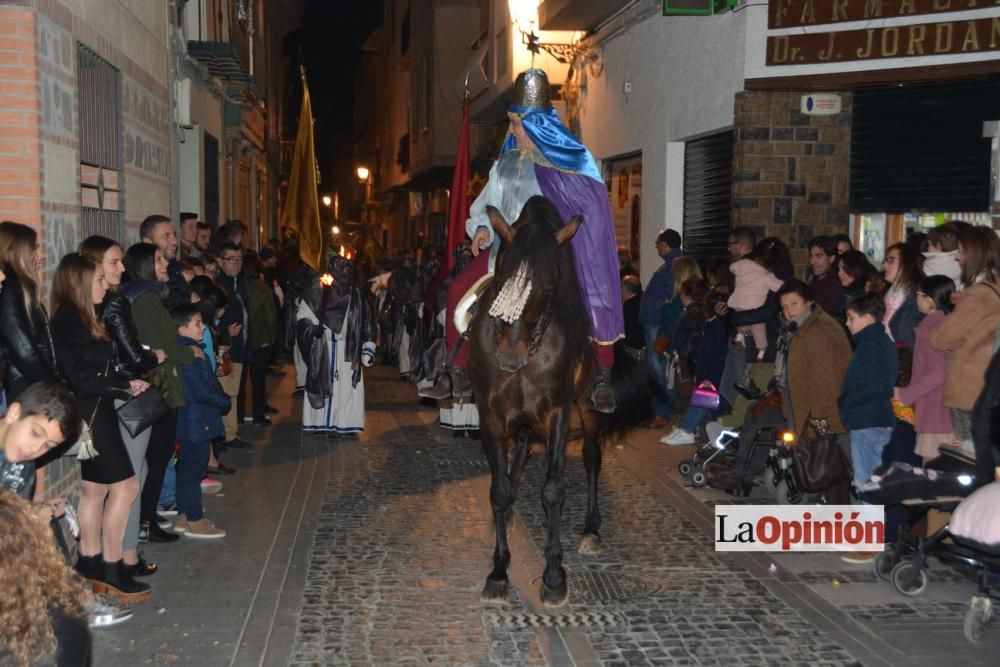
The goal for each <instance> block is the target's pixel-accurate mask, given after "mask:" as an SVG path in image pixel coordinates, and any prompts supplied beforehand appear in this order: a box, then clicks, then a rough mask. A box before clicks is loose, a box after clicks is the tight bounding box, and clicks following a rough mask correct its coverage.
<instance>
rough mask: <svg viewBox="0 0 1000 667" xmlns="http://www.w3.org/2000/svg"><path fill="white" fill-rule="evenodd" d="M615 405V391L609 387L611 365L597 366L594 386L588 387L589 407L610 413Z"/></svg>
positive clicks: (596, 410)
mask: <svg viewBox="0 0 1000 667" xmlns="http://www.w3.org/2000/svg"><path fill="white" fill-rule="evenodd" d="M617 407H618V406H617V404H616V403H615V391H614V389H612V388H611V367H610V366H598V367H597V377H596V378H595V379H594V386H593V387H591V388H590V409H591V410H594V411H595V412H603V413H604V414H611V413H613V412H614V411H615V409H616V408H617Z"/></svg>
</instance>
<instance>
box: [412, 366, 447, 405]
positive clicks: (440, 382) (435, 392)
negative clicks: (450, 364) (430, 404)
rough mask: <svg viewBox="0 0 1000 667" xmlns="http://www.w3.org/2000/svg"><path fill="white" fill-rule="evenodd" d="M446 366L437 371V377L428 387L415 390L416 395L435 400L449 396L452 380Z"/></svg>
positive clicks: (442, 399)
mask: <svg viewBox="0 0 1000 667" xmlns="http://www.w3.org/2000/svg"><path fill="white" fill-rule="evenodd" d="M450 370H452V369H448V368H447V367H445V368H443V369H442V370H441V372H440V373H438V376H437V379H436V380H435V381H434V384H433V385H432V386H430V387H426V388H424V389H419V390H417V395H418V396H420V397H421V398H433V399H434V400H437V401H446V400H448V399H449V398H451V392H452V386H453V385H452V380H451V377H450V373H449V371H450Z"/></svg>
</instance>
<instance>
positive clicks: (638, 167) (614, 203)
mask: <svg viewBox="0 0 1000 667" xmlns="http://www.w3.org/2000/svg"><path fill="white" fill-rule="evenodd" d="M605 165H608V166H607V167H606V172H605V175H606V178H607V181H608V182H607V185H608V195H609V197H610V199H611V219H612V221H613V222H614V224H615V237H616V238H617V241H618V245H619V246H625V247H626V248H628V249H629V252H630V253H631V255H632V266H634V267H635V268H636V269H638V268H639V244H640V240H641V239H640V236H641V229H642V227H641V224H640V221H641V217H640V216H641V211H642V156H640V155H636V156H633V157H629V158H626V159H623V160H614V161H608V162H605Z"/></svg>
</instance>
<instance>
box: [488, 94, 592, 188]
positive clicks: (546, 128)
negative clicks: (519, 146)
mask: <svg viewBox="0 0 1000 667" xmlns="http://www.w3.org/2000/svg"><path fill="white" fill-rule="evenodd" d="M509 111H510V112H511V113H516V114H518V115H520V116H521V124H522V125H523V126H524V132H525V134H527V135H528V137H530V138H531V140H532V141H533V142H535V145H536V146H538V150H540V151H541V152H542V155H544V156H545V159H546V160H548V161H549V162H551V163H552V164H553V165H555V166H556V167H558V168H559V169H564V170H566V171H572V172H576V173H578V174H583V175H584V176H588V177H590V178H592V179H594V180H595V181H597V182H599V183H602V184H603V183H604V179H603V178H601V172H600V171H598V169H597V162H595V161H594V156H593V155H591V154H590V151H588V150H587V148H586V146H584V145H583V144H582V143H580V140H579V139H577V138H576V137H574V136H573V135H572V133H570V131H569V130H568V129H567V128H566V126H565V125H563V124H562V121H561V120H559V115H558V114H557V113H556V110H555V109H529V108H528V107H522V106H518V105H516V104H512V105H510V108H509ZM514 147H515V142H514V136H513V135H507V140H506V141H504V144H503V149H502V150H501V151H500V154H501V155H503V154H504V153H506V152H507V151H509V150H511V149H513V148H514Z"/></svg>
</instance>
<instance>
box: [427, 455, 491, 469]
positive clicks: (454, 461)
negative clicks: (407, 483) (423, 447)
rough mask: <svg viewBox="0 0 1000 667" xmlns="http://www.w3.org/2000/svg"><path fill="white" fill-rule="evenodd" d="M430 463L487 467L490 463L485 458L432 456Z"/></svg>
mask: <svg viewBox="0 0 1000 667" xmlns="http://www.w3.org/2000/svg"><path fill="white" fill-rule="evenodd" d="M431 463H433V464H434V465H438V466H448V467H454V468H487V469H488V468H489V467H490V464H489V462H488V461H487V460H486V459H483V458H474V459H463V458H444V457H442V458H433V459H431Z"/></svg>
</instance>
